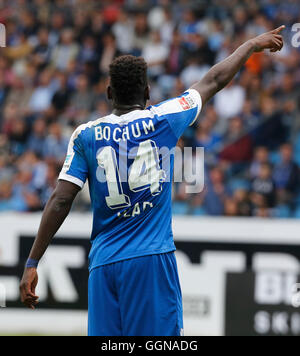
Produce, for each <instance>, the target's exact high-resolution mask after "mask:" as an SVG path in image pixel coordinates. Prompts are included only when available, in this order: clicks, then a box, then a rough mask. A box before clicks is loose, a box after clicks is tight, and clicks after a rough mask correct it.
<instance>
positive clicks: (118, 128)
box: [59, 89, 201, 270]
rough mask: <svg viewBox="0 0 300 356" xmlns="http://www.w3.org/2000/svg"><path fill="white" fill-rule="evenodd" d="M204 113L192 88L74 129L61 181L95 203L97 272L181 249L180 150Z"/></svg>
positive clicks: (94, 260)
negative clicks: (177, 208) (176, 219)
mask: <svg viewBox="0 0 300 356" xmlns="http://www.w3.org/2000/svg"><path fill="white" fill-rule="evenodd" d="M200 110H201V97H200V95H199V93H198V92H197V91H196V90H194V89H189V90H188V91H186V92H185V93H184V94H183V95H181V96H180V97H177V98H174V99H171V100H167V101H165V102H163V103H160V104H158V105H155V106H150V107H148V108H147V109H145V110H134V111H131V112H129V113H127V114H124V115H121V116H116V115H114V114H111V115H109V116H106V117H103V118H100V119H97V120H95V121H91V122H88V123H87V124H83V125H81V126H79V127H78V128H77V129H76V130H75V131H74V133H73V135H72V137H71V139H70V143H69V147H68V153H67V156H66V160H65V163H64V166H63V168H62V171H61V173H60V175H59V179H62V180H67V181H70V182H72V183H74V184H76V185H78V186H79V187H81V188H82V187H83V185H84V183H85V181H86V179H88V183H89V189H90V197H91V203H92V208H93V229H92V236H91V242H92V247H91V251H90V255H89V260H90V270H92V269H93V268H95V267H98V266H102V265H106V264H109V263H113V262H117V261H121V260H125V259H129V258H134V257H140V256H146V255H153V254H159V253H166V252H171V251H174V250H175V246H174V241H173V234H172V226H171V220H172V211H171V190H172V175H173V167H174V148H175V146H176V144H177V141H178V139H179V137H180V136H181V135H182V133H183V132H184V130H185V128H186V127H187V126H189V125H191V124H192V123H193V122H194V121H195V120H196V118H197V116H198V114H199V112H200Z"/></svg>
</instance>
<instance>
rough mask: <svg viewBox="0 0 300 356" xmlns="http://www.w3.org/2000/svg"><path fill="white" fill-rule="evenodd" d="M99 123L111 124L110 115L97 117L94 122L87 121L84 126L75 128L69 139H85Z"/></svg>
mask: <svg viewBox="0 0 300 356" xmlns="http://www.w3.org/2000/svg"><path fill="white" fill-rule="evenodd" d="M101 123H113V118H112V115H108V116H103V117H99V118H97V119H96V120H91V121H88V122H86V123H84V124H81V125H79V126H77V127H76V129H75V130H74V131H73V134H72V137H71V139H73V140H75V139H76V138H78V137H80V138H85V137H88V136H89V134H90V132H91V131H92V129H93V128H94V127H96V126H98V125H100V124H101Z"/></svg>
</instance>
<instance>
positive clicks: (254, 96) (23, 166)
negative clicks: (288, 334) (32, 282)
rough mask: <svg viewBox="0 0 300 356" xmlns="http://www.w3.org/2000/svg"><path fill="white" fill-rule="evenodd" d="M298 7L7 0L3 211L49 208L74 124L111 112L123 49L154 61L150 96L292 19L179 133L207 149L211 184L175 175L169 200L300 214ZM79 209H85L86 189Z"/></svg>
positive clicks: (0, 166) (0, 100)
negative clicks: (271, 49) (198, 186)
mask: <svg viewBox="0 0 300 356" xmlns="http://www.w3.org/2000/svg"><path fill="white" fill-rule="evenodd" d="M299 14H300V2H299V0H286V1H284V2H282V1H279V0H248V1H247V0H246V1H238V0H222V1H221V0H210V1H205V0H199V1H198V0H193V1H187V0H178V1H171V0H115V1H105V0H104V1H93V0H53V1H48V0H31V1H30V0H10V1H4V0H3V1H1V0H0V23H3V24H5V26H6V37H7V47H6V48H1V50H0V211H8V210H15V211H38V210H41V209H42V208H43V206H44V205H45V203H46V202H47V199H48V198H49V196H50V194H51V192H52V191H53V189H54V187H55V185H56V180H57V175H58V172H59V170H60V168H61V165H62V162H63V160H64V158H65V154H66V150H67V145H68V140H69V137H70V135H71V133H72V131H73V130H74V128H75V127H77V126H78V125H80V124H81V123H84V122H87V121H89V120H94V119H96V118H98V117H101V116H104V115H107V114H109V113H110V110H111V108H110V106H109V103H108V102H107V100H106V96H105V91H106V86H107V83H108V68H109V64H110V63H111V61H112V59H113V58H115V57H116V56H118V55H121V54H127V53H130V54H133V55H137V56H139V55H142V56H143V57H144V58H145V59H146V61H147V62H148V64H149V80H150V86H151V102H150V103H151V104H153V103H157V102H159V101H162V100H165V99H167V98H170V97H173V96H177V95H179V94H181V93H182V92H184V91H185V90H186V89H187V88H189V87H190V86H191V85H192V84H193V83H194V82H195V81H197V80H200V79H201V78H202V77H203V75H205V73H206V72H207V71H208V70H209V68H210V67H211V66H212V65H213V64H215V63H216V62H218V61H220V60H222V59H224V58H225V57H227V56H228V55H229V54H230V53H231V52H232V51H233V50H234V49H236V48H237V47H238V46H239V45H240V44H241V43H242V42H244V41H246V40H247V39H248V38H250V37H253V36H256V35H259V34H261V33H263V32H265V31H268V30H271V29H273V28H275V27H277V26H279V25H281V24H284V25H286V30H285V31H284V33H283V36H284V37H285V46H284V48H283V50H282V51H281V52H280V53H276V54H273V53H267V52H264V53H256V54H254V55H252V57H251V58H250V59H249V60H248V62H247V63H246V65H245V67H244V68H243V69H242V70H241V71H240V73H239V74H238V75H237V77H236V78H235V79H234V81H233V82H232V83H231V84H230V85H228V86H227V87H226V88H225V89H224V90H223V91H221V92H220V93H219V94H218V95H217V96H216V97H215V98H214V99H213V100H212V101H211V102H210V104H209V105H208V106H207V107H206V108H205V109H204V110H203V112H202V114H201V120H198V122H197V123H196V124H195V125H194V126H192V127H191V128H189V129H188V130H187V131H186V132H185V134H184V136H183V137H182V139H181V140H180V141H179V143H178V144H179V146H181V147H184V146H189V147H193V148H194V149H195V148H197V147H204V148H205V189H204V190H203V191H202V192H201V193H199V194H187V193H186V189H185V186H186V183H185V182H183V183H176V184H175V185H174V194H173V201H174V202H173V210H174V213H175V214H194V215H226V216H259V217H283V218H285V217H299V218H300V192H299V181H300V178H299V177H300V175H299V164H300V125H299V124H300V116H299V102H300V100H299V99H300V66H299V63H300V50H299V49H298V48H294V47H293V46H292V36H293V35H295V33H293V32H292V31H291V26H292V25H293V24H294V23H297V22H300V15H299ZM74 209H79V210H83V211H84V210H88V209H89V197H88V193H87V191H86V189H84V190H83V192H82V193H81V194H80V195H79V198H78V199H77V201H76V204H75V207H74Z"/></svg>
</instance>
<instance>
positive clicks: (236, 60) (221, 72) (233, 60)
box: [192, 26, 284, 105]
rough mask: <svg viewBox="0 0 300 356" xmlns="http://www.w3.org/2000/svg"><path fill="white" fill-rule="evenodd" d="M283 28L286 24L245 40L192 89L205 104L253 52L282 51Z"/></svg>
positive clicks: (231, 77) (230, 78)
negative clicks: (265, 50) (281, 34)
mask: <svg viewBox="0 0 300 356" xmlns="http://www.w3.org/2000/svg"><path fill="white" fill-rule="evenodd" d="M283 29H284V26H280V27H278V28H277V29H276V30H273V31H270V32H267V33H264V34H262V35H260V36H258V37H255V38H253V39H251V40H249V41H247V42H245V43H244V44H243V45H241V46H240V47H239V48H238V49H237V50H236V51H235V52H234V53H232V54H231V55H230V56H229V57H228V58H226V59H225V60H224V61H222V62H220V63H218V64H216V65H214V66H213V67H212V68H211V69H210V70H209V72H208V73H207V74H206V75H205V76H204V78H203V79H202V80H201V81H200V82H198V83H196V84H195V85H193V86H192V89H196V90H197V91H198V92H199V94H200V96H201V99H202V104H203V105H204V104H205V103H206V102H207V101H208V100H209V99H210V98H211V97H212V96H214V95H215V94H216V93H217V92H218V91H220V90H221V89H223V88H224V87H225V86H226V85H227V84H228V83H229V82H230V81H231V80H232V79H233V77H234V76H235V74H236V73H237V72H238V71H239V70H240V69H241V67H242V66H243V65H244V64H245V63H246V62H247V60H248V58H249V57H250V56H251V54H252V53H253V52H260V51H262V50H264V49H270V50H271V52H276V51H280V50H281V48H282V46H283V39H282V36H280V35H279V33H280V32H281V31H282V30H283Z"/></svg>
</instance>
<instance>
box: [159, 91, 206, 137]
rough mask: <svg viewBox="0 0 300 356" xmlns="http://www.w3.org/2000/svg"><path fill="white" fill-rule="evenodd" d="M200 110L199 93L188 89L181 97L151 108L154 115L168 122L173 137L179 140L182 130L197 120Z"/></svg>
mask: <svg viewBox="0 0 300 356" xmlns="http://www.w3.org/2000/svg"><path fill="white" fill-rule="evenodd" d="M201 108H202V100H201V96H200V94H199V92H198V91H197V90H195V89H189V90H187V91H186V92H184V93H183V94H182V95H181V96H179V97H177V98H173V99H170V100H167V101H164V102H162V103H160V104H158V105H155V106H153V107H152V109H153V111H154V113H155V114H156V115H158V116H159V117H163V118H165V119H166V120H168V122H169V125H170V126H171V128H172V130H173V132H174V134H175V136H176V137H177V138H179V137H180V136H181V135H182V134H183V132H184V130H185V129H186V128H187V127H188V126H191V125H192V124H193V123H194V122H195V121H196V119H197V117H198V115H199V114H200V111H201Z"/></svg>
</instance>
